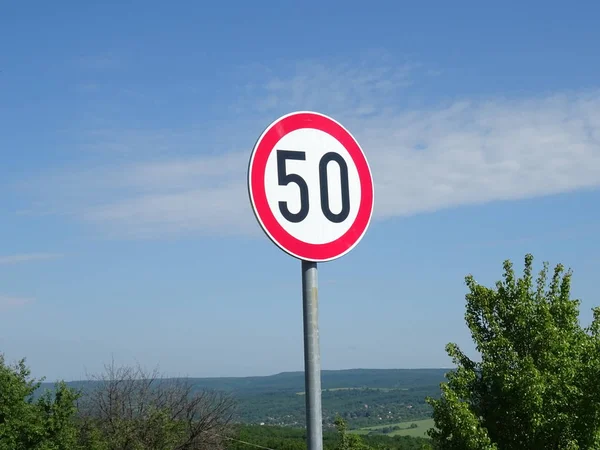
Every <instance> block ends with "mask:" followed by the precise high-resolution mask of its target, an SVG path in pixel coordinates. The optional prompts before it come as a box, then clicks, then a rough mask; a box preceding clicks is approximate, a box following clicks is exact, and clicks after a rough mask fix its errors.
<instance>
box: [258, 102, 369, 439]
mask: <svg viewBox="0 0 600 450" xmlns="http://www.w3.org/2000/svg"><path fill="white" fill-rule="evenodd" d="M248 194H249V196H250V204H251V205H252V210H253V211H254V215H255V216H256V219H257V220H258V222H259V224H260V226H261V228H262V229H263V231H264V232H265V234H266V235H267V236H268V237H269V239H271V241H273V243H274V244H275V245H277V246H278V247H279V248H281V249H282V250H283V251H284V252H286V253H288V254H289V255H291V256H293V257H295V258H298V259H300V260H301V261H302V309H303V319H304V382H305V393H306V427H307V431H308V434H307V443H308V450H322V449H323V414H322V408H321V352H320V349H319V320H318V319H319V290H318V286H317V262H325V261H333V260H334V259H337V258H340V257H341V256H343V255H345V254H346V253H348V252H349V251H350V250H352V249H353V248H354V247H355V246H356V245H357V244H358V242H359V241H360V240H361V239H362V237H363V236H364V234H365V233H366V231H367V228H368V227H369V223H370V222H371V216H372V214H373V198H374V189H373V178H372V176H371V170H370V168H369V164H368V163H367V159H366V158H365V155H364V153H363V151H362V149H361V148H360V146H359V145H358V142H356V139H354V137H353V136H352V135H351V134H350V133H349V132H348V130H346V129H345V128H344V127H343V126H342V125H341V124H339V123H338V122H336V121H335V120H333V119H331V118H330V117H327V116H325V115H323V114H319V113H315V112H306V111H301V112H295V113H291V114H287V115H285V116H283V117H280V118H279V119H277V120H276V121H274V122H273V123H272V124H271V125H269V126H268V127H267V129H266V130H265V131H264V132H263V134H262V135H261V136H260V137H259V138H258V141H257V142H256V145H255V146H254V149H253V150H252V155H251V156H250V163H249V165H248Z"/></svg>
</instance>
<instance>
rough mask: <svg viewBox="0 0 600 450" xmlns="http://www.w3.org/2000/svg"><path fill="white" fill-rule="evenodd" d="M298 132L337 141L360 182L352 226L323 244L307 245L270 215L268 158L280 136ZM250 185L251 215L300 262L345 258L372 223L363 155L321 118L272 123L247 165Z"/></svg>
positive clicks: (291, 118) (287, 118)
mask: <svg viewBox="0 0 600 450" xmlns="http://www.w3.org/2000/svg"><path fill="white" fill-rule="evenodd" d="M301 128H315V129H317V130H320V131H323V132H325V133H328V134H329V135H331V136H332V137H333V138H334V139H336V140H337V141H339V142H340V143H341V144H342V145H343V146H344V148H346V150H347V151H348V153H349V154H350V156H351V158H352V160H353V161H354V164H355V165H356V169H357V170H358V176H359V179H360V188H361V199H360V206H359V208H358V214H357V216H356V219H355V220H354V223H353V224H352V225H351V226H350V228H349V229H348V231H346V233H344V235H342V236H341V237H339V238H338V239H336V240H335V241H331V242H328V243H325V244H310V243H308V242H304V241H301V240H299V239H297V238H295V237H294V236H292V235H291V234H290V233H288V232H287V231H286V230H285V229H284V228H283V227H282V226H281V225H280V224H279V222H277V219H276V218H275V216H274V215H273V213H272V212H271V208H270V207H269V203H268V201H267V195H266V192H265V183H264V180H265V169H266V165H267V160H268V158H269V155H270V154H271V152H272V151H273V148H274V147H275V145H276V144H277V142H279V140H280V139H281V138H282V137H283V136H285V135H286V134H288V133H291V132H292V131H295V130H298V129H301ZM249 185H250V197H251V201H252V203H253V206H254V211H255V213H256V215H257V218H258V219H259V222H261V225H262V226H263V229H264V230H265V231H266V232H267V234H268V235H269V237H270V238H271V239H272V240H273V241H274V242H275V243H276V244H277V245H278V246H279V247H281V248H282V249H283V250H285V251H286V252H288V253H290V254H291V255H293V256H295V257H297V258H300V259H304V260H309V261H328V260H332V259H335V258H337V257H339V256H342V255H344V254H345V253H346V252H347V251H349V250H350V249H351V248H352V247H353V246H354V245H356V243H357V242H358V241H359V240H360V238H361V237H362V235H363V234H364V233H365V231H366V229H367V227H368V225H369V222H370V220H371V213H372V211H373V179H372V177H371V171H370V169H369V165H368V163H367V160H366V158H365V155H364V154H363V152H362V150H361V148H360V146H359V145H358V142H356V140H355V139H354V138H353V137H352V135H351V134H350V133H349V132H348V131H346V130H345V129H344V128H343V127H342V126H341V125H340V124H339V123H337V122H335V121H334V120H332V119H330V118H329V117H326V116H323V115H320V114H315V113H310V112H301V113H295V114H291V115H288V116H284V117H283V118H281V119H279V120H278V121H276V122H274V123H273V124H272V125H271V126H270V127H269V128H268V129H267V130H266V131H265V133H264V134H263V136H262V137H261V138H260V139H259V141H258V142H257V143H256V146H255V149H254V152H253V156H252V158H251V161H250V167H249Z"/></svg>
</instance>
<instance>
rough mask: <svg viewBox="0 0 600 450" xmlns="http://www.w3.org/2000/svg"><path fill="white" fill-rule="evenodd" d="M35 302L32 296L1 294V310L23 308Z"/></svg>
mask: <svg viewBox="0 0 600 450" xmlns="http://www.w3.org/2000/svg"><path fill="white" fill-rule="evenodd" d="M31 302H33V299H31V298H25V297H10V296H6V295H0V311H8V310H10V309H16V308H21V307H23V306H26V305H28V304H29V303H31Z"/></svg>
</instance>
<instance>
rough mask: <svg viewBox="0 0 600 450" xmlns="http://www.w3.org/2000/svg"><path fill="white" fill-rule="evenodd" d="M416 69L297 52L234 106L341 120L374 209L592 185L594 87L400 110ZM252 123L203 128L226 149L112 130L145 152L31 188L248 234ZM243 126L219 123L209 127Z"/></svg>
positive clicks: (598, 138) (110, 222)
mask: <svg viewBox="0 0 600 450" xmlns="http://www.w3.org/2000/svg"><path fill="white" fill-rule="evenodd" d="M383 61H384V63H386V62H385V59H384V60H383ZM386 64H387V63H386ZM416 68H418V65H409V64H407V65H401V66H394V65H391V64H390V65H385V64H383V63H382V64H380V65H372V64H358V65H356V64H354V65H351V64H338V65H333V66H331V65H328V64H326V63H312V64H299V65H297V66H296V67H295V68H294V70H291V71H289V73H288V74H287V75H285V74H284V75H282V74H280V73H278V74H275V73H274V72H273V71H271V72H268V73H270V77H269V78H265V80H264V81H263V82H262V83H254V84H252V85H251V86H249V87H248V89H247V92H248V93H249V95H252V96H253V97H248V98H246V100H244V101H242V102H241V103H240V105H241V110H244V109H248V108H250V107H252V105H255V106H254V107H255V109H254V110H253V111H252V115H253V117H254V118H255V119H256V122H254V123H255V124H257V123H260V127H264V126H265V125H267V124H268V123H269V122H270V121H271V120H272V119H273V118H275V117H276V116H277V115H279V114H281V113H285V112H289V111H290V110H294V109H316V110H320V111H322V112H325V113H328V114H331V115H333V116H334V117H335V118H337V119H339V120H341V121H342V122H343V123H344V124H345V125H346V126H347V127H348V128H349V129H350V130H351V131H352V132H353V134H354V135H355V136H356V137H357V139H358V140H359V142H360V143H361V145H362V147H363V149H364V150H365V152H366V154H367V157H368V159H369V162H370V164H371V167H372V169H373V173H374V180H375V184H376V195H375V201H376V204H375V218H376V219H379V220H383V219H386V218H390V217H398V216H405V215H411V214H417V213H422V212H428V211H435V210H439V209H443V208H449V207H453V206H458V205H469V204H479V203H486V202H491V201H497V200H510V199H524V198H531V197H536V196H543V195H549V194H554V193H562V192H569V191H574V190H577V189H587V188H595V187H598V186H600V90H589V91H570V92H555V93H551V94H547V95H543V96H530V97H527V98H511V99H506V98H487V99H476V100H474V99H469V98H464V99H462V100H458V101H455V102H452V103H445V104H438V105H436V106H430V107H427V108H421V109H407V108H406V107H405V106H403V105H402V104H401V103H400V102H399V101H398V98H399V97H401V96H400V95H399V94H400V92H402V91H403V90H405V89H407V88H410V83H411V77H410V74H411V73H412V71H414V70H416ZM425 72H427V70H425ZM265 73H266V72H265ZM252 98H253V99H254V103H252V102H250V99H252ZM240 105H238V106H240ZM260 127H258V126H257V127H256V129H250V128H248V127H247V126H246V128H245V129H244V133H246V135H247V136H251V137H249V138H248V143H247V144H246V145H239V146H238V147H237V150H235V149H234V148H232V146H231V142H227V144H224V143H223V142H222V141H213V145H212V147H211V149H218V148H222V149H223V150H222V151H220V152H214V151H213V152H212V153H211V154H210V155H208V154H204V155H201V156H190V152H189V151H187V150H188V149H189V147H190V146H192V145H196V143H197V142H198V141H199V140H200V137H199V136H198V135H194V134H186V133H183V134H182V132H181V130H173V131H172V133H171V134H169V131H168V130H163V131H162V132H161V133H160V138H159V139H157V142H159V143H166V142H171V144H170V147H169V149H168V151H166V149H165V151H159V152H152V151H151V148H150V147H149V145H150V144H151V140H148V139H147V140H144V139H143V138H138V139H137V140H133V141H132V140H131V139H130V138H131V134H130V133H128V132H123V133H113V134H112V135H111V136H112V137H111V142H112V144H113V145H115V146H119V145H121V144H122V145H126V146H127V148H128V149H130V150H131V151H132V152H131V154H133V155H140V154H143V152H141V151H139V152H136V151H134V150H135V147H136V144H135V143H136V142H144V143H145V144H144V145H145V147H144V151H149V152H150V153H151V154H152V155H153V156H154V157H153V159H152V160H151V161H145V160H143V159H142V158H141V157H137V159H135V158H134V159H133V160H131V159H128V162H127V163H126V164H122V163H117V162H115V163H113V164H111V163H110V162H109V164H107V165H106V167H103V168H92V169H85V170H68V171H67V172H63V173H61V174H60V175H59V176H56V177H54V178H53V182H52V183H48V182H47V180H46V182H45V183H43V189H39V191H42V190H43V194H45V195H48V197H46V200H47V202H48V203H50V204H52V207H54V208H56V207H57V204H58V203H57V202H56V199H59V201H60V204H61V205H67V206H66V208H67V209H64V211H66V212H68V213H69V214H72V215H73V216H74V217H76V218H78V219H80V220H84V221H86V222H88V223H92V224H94V225H97V226H100V227H102V228H103V229H109V230H111V231H112V232H115V233H119V234H126V235H129V236H144V237H147V236H159V235H164V234H171V233H187V232H200V233H208V234H215V233H216V234H223V233H226V234H231V233H235V234H240V233H254V232H256V230H257V227H256V223H255V220H254V218H253V217H252V214H251V211H250V208H249V205H248V197H247V193H246V186H245V177H246V169H247V162H248V157H249V152H250V149H251V147H252V145H253V143H254V141H253V140H254V139H256V137H257V136H258V134H259V133H260V132H261V131H262V129H261V128H260ZM240 128H241V127H240V124H237V123H235V124H225V125H223V128H222V129H221V130H219V134H220V135H222V136H223V135H225V136H228V135H233V134H236V133H235V132H234V129H235V130H236V131H237V130H239V129H240ZM140 134H141V136H142V137H143V135H144V134H143V133H141V132H139V131H137V132H136V135H140ZM148 135H149V136H155V135H156V132H149V133H148ZM171 138H172V139H171ZM98 142H101V141H100V140H99V141H98ZM172 142H177V143H178V144H177V145H176V146H175V147H174V146H173V144H172ZM244 142H245V140H244ZM219 145H221V147H219ZM177 146H179V148H181V152H180V153H178V152H177V148H176V147H177ZM49 186H52V187H51V188H49ZM39 194H42V192H40V193H39ZM51 198H52V199H53V200H54V202H53V201H51ZM63 208H64V206H63Z"/></svg>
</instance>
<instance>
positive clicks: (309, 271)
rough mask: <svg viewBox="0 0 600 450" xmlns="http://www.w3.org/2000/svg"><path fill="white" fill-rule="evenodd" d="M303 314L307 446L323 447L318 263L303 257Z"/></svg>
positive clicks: (311, 447) (313, 448) (314, 449)
mask: <svg viewBox="0 0 600 450" xmlns="http://www.w3.org/2000/svg"><path fill="white" fill-rule="evenodd" d="M302 311H303V318H304V386H305V396H306V428H307V438H306V439H307V443H308V450H322V449H323V413H322V409H321V350H320V348H319V287H318V277H317V263H315V262H310V261H302Z"/></svg>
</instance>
